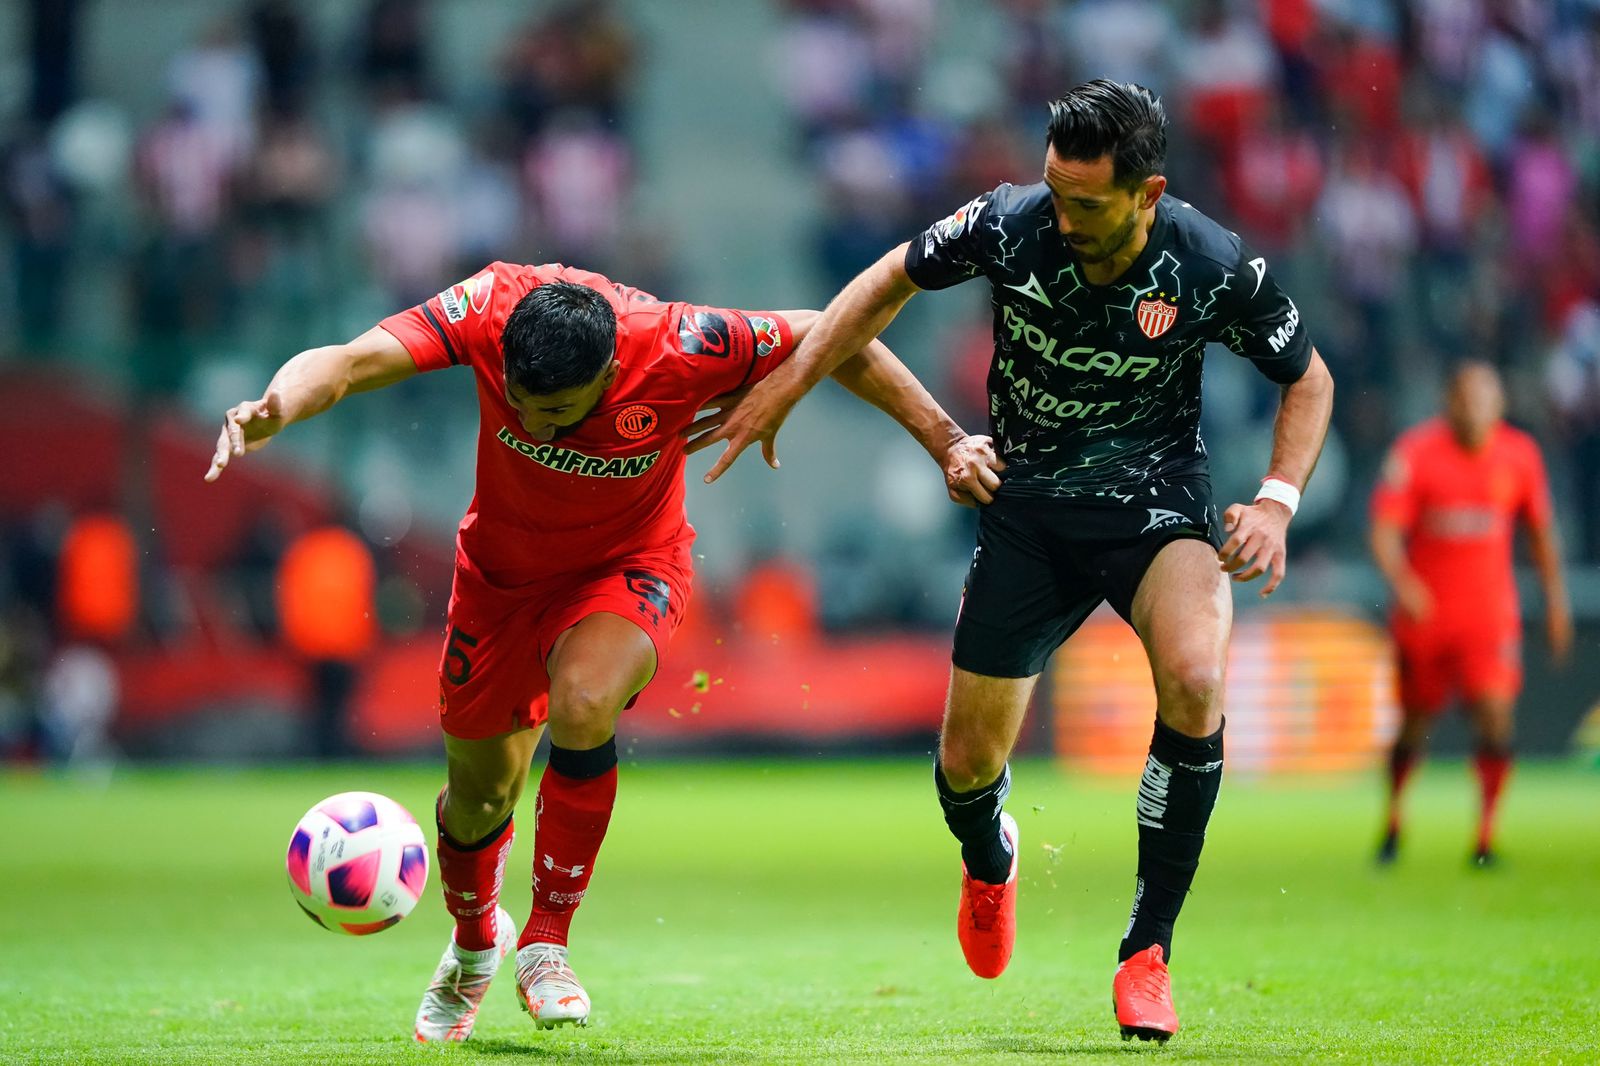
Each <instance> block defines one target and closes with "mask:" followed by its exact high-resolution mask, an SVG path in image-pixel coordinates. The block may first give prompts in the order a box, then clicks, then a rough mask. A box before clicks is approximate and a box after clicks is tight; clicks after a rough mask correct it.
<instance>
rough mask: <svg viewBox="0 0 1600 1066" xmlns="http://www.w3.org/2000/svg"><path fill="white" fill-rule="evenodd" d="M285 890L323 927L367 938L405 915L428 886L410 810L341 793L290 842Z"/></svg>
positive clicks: (423, 844)
mask: <svg viewBox="0 0 1600 1066" xmlns="http://www.w3.org/2000/svg"><path fill="white" fill-rule="evenodd" d="M287 865H288V867H289V891H290V892H291V893H292V894H293V895H294V901H295V902H296V903H298V904H300V909H301V910H303V911H305V912H306V914H307V915H309V916H310V918H311V920H312V921H314V922H316V923H317V924H318V925H320V926H322V927H323V928H324V929H331V930H333V931H334V932H335V933H349V934H350V935H352V936H366V935H367V934H368V933H376V932H380V931H381V930H384V929H387V928H389V927H390V926H391V925H394V924H395V923H396V922H398V921H399V920H400V919H401V918H404V917H405V916H406V915H408V914H410V913H411V908H413V907H415V906H416V905H417V900H418V899H420V898H421V896H422V890H423V888H424V887H425V886H426V885H427V883H428V843H427V841H426V840H425V839H424V838H423V836H422V827H421V826H419V825H417V820H416V819H415V818H413V817H411V814H410V812H409V811H407V810H406V809H405V808H404V807H402V806H400V804H398V803H396V802H395V801H394V800H392V799H389V798H388V797H387V796H380V795H378V794H377V793H376V792H341V793H339V794H338V795H337V796H329V797H328V798H327V799H325V800H323V801H322V802H321V803H319V804H317V805H316V806H315V807H313V808H311V809H310V810H309V811H307V812H306V816H305V817H304V818H302V819H300V824H299V825H297V826H295V827H294V835H293V836H292V837H290V838H289V856H288V859H287Z"/></svg>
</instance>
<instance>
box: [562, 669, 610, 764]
mask: <svg viewBox="0 0 1600 1066" xmlns="http://www.w3.org/2000/svg"><path fill="white" fill-rule="evenodd" d="M623 702H624V701H623V700H621V699H619V698H618V697H617V696H616V694H615V693H612V692H609V691H607V690H606V689H605V688H604V687H602V686H598V685H585V684H576V685H562V686H559V687H554V688H552V689H551V691H550V739H551V741H552V742H554V743H557V744H560V745H561V746H562V747H564V748H578V749H580V750H587V749H589V748H595V747H599V746H600V745H601V744H604V743H605V742H606V741H607V740H609V739H610V738H611V734H612V733H614V732H616V727H617V713H618V712H619V711H620V710H621V709H622V704H623Z"/></svg>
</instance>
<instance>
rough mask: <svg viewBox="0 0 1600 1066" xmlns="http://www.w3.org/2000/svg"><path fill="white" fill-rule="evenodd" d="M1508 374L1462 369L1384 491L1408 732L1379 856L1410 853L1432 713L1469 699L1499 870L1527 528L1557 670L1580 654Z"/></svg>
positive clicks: (1381, 544) (1391, 462)
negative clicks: (1405, 838) (1519, 565)
mask: <svg viewBox="0 0 1600 1066" xmlns="http://www.w3.org/2000/svg"><path fill="white" fill-rule="evenodd" d="M1504 409H1505V397H1504V394H1503V392H1502V390H1501V386H1500V376H1499V374H1498V373H1496V372H1495V369H1494V368H1493V367H1492V366H1490V365H1489V364H1487V363H1483V362H1476V361H1469V362H1464V363H1462V364H1461V365H1460V366H1459V367H1458V368H1457V369H1456V371H1455V373H1454V374H1453V375H1452V376H1451V379H1450V386H1449V392H1448V395H1447V397H1446V401H1445V411H1444V416H1443V417H1441V418H1433V419H1430V420H1429V421H1427V422H1424V423H1423V424H1422V425H1420V426H1417V427H1415V428H1414V429H1411V430H1410V431H1408V432H1407V433H1405V434H1404V435H1403V436H1402V437H1401V438H1400V439H1399V440H1398V441H1397V442H1396V443H1395V445H1394V448H1393V450H1392V451H1391V452H1390V453H1389V458H1388V461H1387V463H1386V465H1385V469H1384V475H1383V478H1382V480H1381V481H1380V482H1379V484H1378V486H1377V488H1376V489H1375V490H1374V493H1373V500H1372V554H1373V556H1374V558H1376V560H1377V562H1378V567H1379V569H1381V570H1382V571H1383V576H1384V578H1385V579H1386V580H1387V581H1388V583H1389V587H1390V589H1391V590H1392V591H1393V594H1394V605H1393V610H1392V614H1391V625H1392V627H1393V629H1394V640H1395V647H1396V650H1397V652H1398V658H1399V662H1398V667H1399V682H1400V693H1399V695H1400V708H1401V715H1402V717H1401V721H1400V732H1399V734H1398V735H1397V736H1396V737H1395V741H1394V747H1393V749H1392V750H1391V751H1390V753H1389V817H1388V824H1387V826H1386V828H1385V831H1384V836H1383V842H1382V844H1380V845H1379V848H1378V861H1379V862H1381V863H1390V862H1393V861H1394V859H1395V856H1396V855H1398V854H1399V849H1400V822H1401V818H1400V797H1401V794H1402V792H1403V791H1404V789H1405V785H1406V781H1407V779H1408V778H1409V777H1410V776H1411V771H1412V770H1414V769H1416V766H1417V763H1418V762H1419V761H1420V760H1421V758H1422V753H1423V750H1424V747H1425V746H1426V744H1427V740H1428V731H1429V729H1430V728H1431V727H1432V725H1433V721H1434V718H1435V717H1436V716H1437V715H1438V714H1439V712H1440V711H1441V710H1443V709H1444V707H1445V705H1446V704H1448V703H1449V702H1450V701H1451V700H1452V699H1453V698H1455V697H1458V696H1459V697H1460V699H1461V701H1462V706H1463V707H1464V709H1465V710H1466V714H1467V719H1468V721H1469V722H1470V723H1471V726H1472V732H1473V736H1474V738H1475V740H1476V742H1477V754H1476V757H1475V759H1474V764H1475V765H1476V767H1477V771H1478V787H1479V789H1480V790H1481V792H1482V799H1483V802H1482V805H1481V808H1480V814H1479V817H1478V841H1477V845H1476V847H1475V848H1474V851H1473V861H1474V862H1476V863H1477V864H1478V865H1480V866H1487V865H1489V864H1491V863H1493V862H1494V821H1495V811H1496V809H1497V807H1498V805H1499V802H1500V794H1501V791H1502V789H1504V787H1505V782H1506V777H1507V776H1508V775H1509V774H1510V772H1511V731H1512V730H1511V712H1512V708H1513V706H1514V705H1515V703H1516V699H1517V692H1518V690H1519V689H1520V688H1521V687H1522V621H1521V612H1520V611H1519V610H1518V607H1517V585H1516V579H1515V576H1514V575H1513V573H1512V542H1513V540H1514V536H1515V532H1516V525H1517V522H1518V520H1521V521H1522V522H1523V523H1525V524H1526V525H1527V527H1528V534H1529V545H1530V547H1531V549H1532V554H1533V562H1534V566H1535V567H1536V568H1537V570H1538V572H1539V583H1540V585H1541V587H1542V588H1543V589H1544V607H1545V629H1546V633H1547V635H1548V638H1549V641H1550V651H1551V654H1552V655H1553V656H1554V657H1555V658H1556V659H1557V660H1558V661H1559V660H1561V659H1564V658H1565V657H1566V654H1567V651H1568V649H1570V648H1571V646H1572V614H1571V612H1570V610H1569V609H1568V606H1567V590H1566V586H1565V584H1564V583H1563V580H1562V576H1561V554H1560V547H1559V545H1558V544H1557V541H1556V530H1555V523H1554V521H1553V519H1552V516H1551V511H1550V489H1549V486H1548V485H1547V484H1546V481H1545V472H1544V460H1543V459H1542V458H1541V457H1540V455H1539V446H1538V445H1537V444H1535V443H1534V440H1533V438H1532V437H1530V436H1529V435H1528V434H1526V433H1524V432H1522V431H1521V430H1519V429H1515V428H1513V427H1511V426H1508V425H1506V424H1505V422H1503V421H1501V415H1502V414H1503V412H1504Z"/></svg>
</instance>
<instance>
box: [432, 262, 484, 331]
mask: <svg viewBox="0 0 1600 1066" xmlns="http://www.w3.org/2000/svg"><path fill="white" fill-rule="evenodd" d="M493 285H494V273H493V272H492V271H488V270H485V271H484V272H483V273H482V274H479V275H477V276H475V277H470V278H468V279H467V280H466V281H463V282H461V283H460V284H459V285H452V286H450V287H449V288H448V289H446V290H444V291H443V292H441V293H440V294H439V306H440V307H442V308H443V309H444V317H445V318H446V319H448V320H449V321H451V322H460V321H461V320H462V319H463V318H466V317H467V312H468V311H471V312H472V313H473V314H475V315H481V314H483V312H484V311H486V310H487V309H488V307H489V289H490V288H491V287H493Z"/></svg>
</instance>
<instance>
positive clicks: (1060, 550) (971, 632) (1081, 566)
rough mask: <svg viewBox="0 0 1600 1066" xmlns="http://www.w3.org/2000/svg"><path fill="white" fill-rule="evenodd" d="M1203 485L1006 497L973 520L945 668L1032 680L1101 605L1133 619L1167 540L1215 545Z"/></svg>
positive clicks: (1216, 527)
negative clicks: (972, 542)
mask: <svg viewBox="0 0 1600 1066" xmlns="http://www.w3.org/2000/svg"><path fill="white" fill-rule="evenodd" d="M1221 529H1222V522H1221V519H1220V518H1219V517H1218V516H1217V513H1216V511H1215V509H1214V508H1213V507H1212V505H1211V482H1210V481H1209V479H1207V478H1174V479H1171V480H1167V481H1160V482H1152V483H1150V484H1149V485H1146V486H1144V487H1143V488H1141V489H1140V490H1138V492H1136V493H1135V495H1133V496H1132V497H1128V496H1068V497H1056V498H1039V497H1029V496H1021V497H1016V496H1008V495H1007V494H1006V492H1005V489H1004V487H1002V488H1001V490H1000V492H999V493H998V494H997V495H996V496H995V500H994V502H993V503H991V504H990V505H989V506H987V507H985V508H983V509H982V511H981V512H980V514H979V518H978V546H977V548H976V549H974V551H973V553H972V566H971V568H970V569H969V570H968V571H967V584H966V588H965V589H964V590H963V592H962V595H961V614H960V616H959V617H958V618H957V620H956V636H955V649H954V651H953V653H952V654H951V661H953V662H954V663H955V665H957V666H959V667H960V668H961V669H963V670H967V671H970V672H972V673H975V674H983V675H985V676H987V677H1032V676H1033V675H1035V674H1037V673H1040V672H1041V671H1043V670H1044V664H1045V660H1047V659H1048V658H1050V653H1051V652H1053V651H1055V650H1056V648H1058V647H1060V646H1061V642H1062V641H1064V640H1066V639H1067V638H1068V637H1069V636H1071V635H1072V633H1073V632H1074V631H1075V630H1076V629H1077V628H1078V627H1079V626H1080V625H1082V624H1083V620H1084V619H1085V618H1088V617H1089V614H1090V612H1092V611H1093V610H1094V609H1095V608H1096V607H1098V606H1100V603H1101V601H1102V600H1105V601H1108V602H1110V604H1111V606H1112V607H1113V608H1115V609H1116V612H1117V613H1118V614H1120V615H1121V616H1122V617H1123V618H1125V619H1127V620H1128V621H1129V622H1130V624H1131V622H1132V612H1133V596H1134V593H1135V592H1137V591H1138V589H1139V582H1140V581H1141V580H1142V579H1143V578H1144V573H1145V571H1146V570H1148V569H1149V568H1150V563H1151V561H1152V560H1153V559H1155V557H1156V553H1157V552H1158V551H1160V550H1161V548H1162V547H1163V546H1165V545H1166V544H1168V543H1170V542H1171V541H1174V540H1182V539H1193V540H1204V541H1207V542H1209V543H1210V544H1211V546H1212V547H1214V548H1220V547H1221V546H1222V539H1221Z"/></svg>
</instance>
